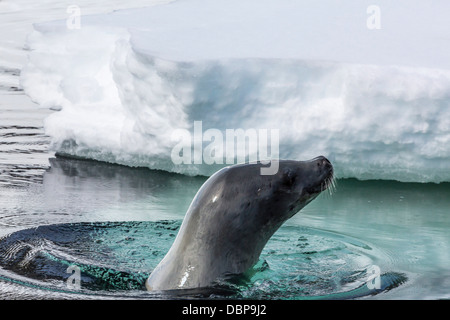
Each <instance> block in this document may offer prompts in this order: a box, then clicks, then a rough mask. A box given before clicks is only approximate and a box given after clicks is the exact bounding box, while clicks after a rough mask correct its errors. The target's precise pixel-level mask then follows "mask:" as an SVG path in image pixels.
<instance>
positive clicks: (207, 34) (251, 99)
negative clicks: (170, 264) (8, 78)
mask: <svg viewBox="0 0 450 320" xmlns="http://www.w3.org/2000/svg"><path fill="white" fill-rule="evenodd" d="M378 2H379V4H378V5H379V7H380V9H381V10H382V11H381V14H382V15H381V18H382V19H383V20H381V29H380V30H370V29H368V28H367V26H366V19H367V18H368V17H369V15H368V13H367V12H366V9H367V7H368V6H369V3H368V2H367V3H366V2H364V1H357V2H356V1H349V2H348V3H347V2H346V3H341V2H339V5H338V4H336V3H335V2H334V1H331V0H329V1H322V2H320V4H319V3H317V2H311V1H303V2H302V1H287V0H281V1H280V0H279V1H271V0H263V1H256V0H252V1H236V0H228V1H223V0H218V1H213V2H211V1H204V0H186V1H178V2H174V3H170V4H167V5H160V6H156V7H152V8H142V9H136V10H121V11H117V12H114V13H112V14H104V15H95V16H83V17H82V20H81V28H80V29H76V30H70V29H68V28H67V27H66V21H64V20H63V21H54V22H48V23H43V24H38V25H36V26H35V31H34V32H33V33H32V34H31V35H30V36H29V38H28V43H27V45H28V46H29V47H30V49H31V51H30V54H29V62H28V64H27V65H26V67H25V68H24V69H23V71H22V75H21V80H22V85H23V87H24V89H25V91H26V93H27V94H28V95H29V96H30V97H31V98H32V99H33V100H35V101H36V102H38V103H39V104H40V105H41V106H43V107H46V108H50V107H53V108H55V107H56V108H61V111H59V112H55V113H53V114H52V115H51V116H49V117H48V118H47V119H46V122H45V129H46V133H47V134H48V135H50V136H51V137H52V141H53V146H54V148H55V149H56V150H59V151H63V152H66V153H69V154H71V155H75V156H82V157H88V158H93V159H97V160H103V161H109V162H114V163H120V164H124V165H129V166H145V167H150V168H154V169H162V170H168V171H173V172H179V173H183V174H204V175H210V174H212V173H213V172H214V171H215V170H217V167H218V166H211V165H207V164H198V165H195V164H191V165H184V164H181V165H175V164H174V163H173V162H172V160H171V158H170V152H171V150H172V149H173V147H174V145H175V144H176V142H175V141H173V139H172V133H173V132H174V131H175V130H177V129H188V130H192V126H193V124H194V121H196V120H201V121H202V122H203V129H204V130H206V129H208V128H216V129H219V130H221V131H223V132H225V130H226V129H237V128H243V129H248V128H254V129H258V128H265V129H269V130H270V129H279V132H280V157H281V158H289V159H299V160H302V159H310V158H312V157H315V156H318V155H324V156H327V157H328V158H329V159H330V160H331V161H332V162H333V164H334V166H335V169H336V173H337V175H338V177H341V178H345V177H354V178H358V179H395V180H399V181H415V182H441V181H450V147H449V146H450V129H449V128H450V103H449V101H450V61H449V59H447V57H449V56H450V44H449V40H448V39H450V28H448V26H449V23H448V22H447V17H446V16H445V12H448V10H447V9H448V7H449V5H450V4H448V2H444V1H436V2H433V5H427V4H423V3H421V2H420V1H412V2H411V1H408V6H406V7H407V8H409V9H405V7H402V6H401V5H400V4H401V3H403V4H404V5H405V1H400V2H401V3H400V4H399V3H397V2H396V3H392V2H389V1H378ZM405 10H406V11H405ZM413 22H414V23H413ZM425 22H430V23H428V24H426V23H425ZM431 22H433V23H431ZM377 32H378V33H377ZM67 141H71V143H67Z"/></svg>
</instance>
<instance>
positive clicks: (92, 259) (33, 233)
mask: <svg viewBox="0 0 450 320" xmlns="http://www.w3.org/2000/svg"><path fill="white" fill-rule="evenodd" d="M23 4H27V1H23V2H22V3H20V5H21V8H22V9H25V10H21V11H14V10H10V11H7V12H3V13H2V20H1V21H2V24H3V25H2V27H3V28H1V29H2V30H3V31H2V34H1V35H2V42H1V46H2V50H3V49H4V50H3V51H2V56H1V61H0V62H1V63H0V142H1V143H0V237H1V239H0V297H1V298H2V299H44V298H57V299H88V298H93V299H103V298H107V299H109V298H117V299H128V298H131V299H140V298H154V299H160V298H167V299H172V298H177V299H178V298H193V297H194V298H196V297H200V298H209V299H217V298H238V299H241V298H242V299H244V298H252V299H323V298H325V299H359V298H361V299H449V298H450V267H449V266H450V256H449V255H450V233H449V230H450V214H449V212H448V211H449V210H448V209H449V208H450V183H441V184H431V183H429V184H416V183H399V182H394V181H357V180H352V179H348V180H338V181H337V189H336V191H335V192H334V193H333V194H332V195H329V194H327V193H324V194H322V195H321V196H319V197H318V198H317V199H316V200H314V201H313V202H312V203H311V204H309V205H308V206H307V207H306V208H304V209H303V210H302V211H301V212H300V213H298V214H297V215H296V216H294V217H293V218H292V219H290V220H289V221H287V222H286V224H285V225H284V226H283V227H282V228H280V230H279V231H278V232H277V233H276V234H275V235H274V237H273V238H272V239H271V240H270V241H269V243H268V244H267V246H266V248H265V249H264V251H263V253H262V255H261V258H260V260H259V262H258V263H257V264H256V265H255V266H254V267H253V268H252V269H251V270H249V271H248V272H247V273H246V274H244V275H242V276H241V277H238V278H233V279H225V280H224V281H223V282H222V283H219V284H218V285H217V286H216V287H214V288H212V289H210V290H183V291H179V292H169V293H148V292H146V291H145V290H144V288H143V281H144V280H145V278H146V277H147V276H148V274H149V273H150V272H151V270H152V268H154V267H155V266H156V264H157V263H158V262H159V261H160V259H161V258H162V257H163V256H164V254H165V252H167V250H168V248H169V247H170V245H171V244H172V241H173V239H174V237H175V235H176V232H177V230H178V227H179V225H180V223H181V221H182V219H183V217H184V214H185V212H186V210H187V207H188V206H189V204H190V201H191V200H192V198H193V196H194V195H195V193H196V191H197V190H198V188H199V187H200V186H201V184H202V183H203V182H204V180H205V178H204V177H188V176H184V175H177V174H171V173H167V172H163V171H151V170H148V169H139V168H130V167H125V166H118V165H110V164H106V163H100V162H94V161H83V160H76V159H64V158H55V156H54V153H53V152H52V151H51V150H49V140H50V139H49V137H47V136H46V135H45V134H44V130H43V120H44V119H45V117H47V116H48V115H49V114H50V113H51V112H53V111H50V110H47V109H40V108H38V106H37V105H36V104H34V103H33V102H31V101H30V100H29V99H28V98H27V97H26V96H25V95H24V92H23V90H22V89H21V86H20V82H19V74H20V70H21V65H22V64H23V61H24V57H25V56H26V51H24V50H23V46H22V44H23V39H22V40H21V39H20V38H21V37H25V35H26V33H27V32H29V30H30V27H31V22H34V21H36V19H38V17H39V19H42V20H45V19H48V20H49V17H52V18H57V17H61V16H64V15H65V14H66V12H65V6H63V7H53V8H54V9H53V10H51V11H46V5H47V6H48V4H51V1H47V2H42V3H41V2H40V4H39V5H33V3H32V2H30V3H28V4H27V5H23ZM11 8H12V7H11ZM12 9H14V8H12ZM59 9H61V10H59ZM94 11H95V10H94ZM14 12H16V13H14ZM17 12H19V13H17ZM33 12H34V15H33V14H32V13H33ZM43 12H47V13H46V15H45V14H44V15H42V13H43ZM38 13H39V14H38ZM18 14H21V15H22V16H20V15H18ZM5 30H8V32H10V33H11V34H8V33H7V32H6V31H5ZM12 31H13V32H12ZM12 35H14V36H12ZM68 268H72V269H68ZM73 268H78V269H76V270H79V272H80V283H79V287H77V286H75V287H73V283H72V282H71V281H70V279H72V278H70V277H71V276H72V275H74V274H75V273H73V272H74V271H73V270H75V269H73ZM68 270H69V271H68ZM373 276H375V277H373ZM378 276H379V277H378Z"/></svg>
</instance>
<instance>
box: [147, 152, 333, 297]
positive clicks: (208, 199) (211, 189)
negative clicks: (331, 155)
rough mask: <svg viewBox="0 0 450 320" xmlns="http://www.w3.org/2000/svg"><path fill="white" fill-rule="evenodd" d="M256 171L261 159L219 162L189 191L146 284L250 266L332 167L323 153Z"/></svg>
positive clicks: (182, 281) (183, 282)
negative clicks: (169, 243) (172, 238)
mask: <svg viewBox="0 0 450 320" xmlns="http://www.w3.org/2000/svg"><path fill="white" fill-rule="evenodd" d="M278 165H279V169H278V172H277V173H276V174H274V175H261V174H260V172H261V171H260V169H261V168H262V167H264V165H263V164H261V163H251V164H240V165H234V166H230V167H226V168H223V169H221V170H219V171H218V172H216V173H215V174H214V175H212V176H211V177H210V178H209V179H208V180H207V181H206V182H205V183H204V184H203V185H202V187H201V188H200V189H199V191H198V192H197V194H196V196H195V197H194V199H193V201H192V203H191V205H190V207H189V209H188V211H187V213H186V216H185V218H184V220H183V223H182V225H181V227H180V230H179V232H178V235H177V237H176V239H175V241H174V243H173V245H172V247H171V248H170V250H169V252H168V253H167V254H166V256H165V257H164V259H163V260H162V261H161V262H160V263H159V264H158V266H157V267H156V268H155V270H154V271H153V272H152V273H151V275H150V277H149V278H148V279H147V281H146V287H147V289H148V290H172V289H187V288H200V287H209V286H211V285H213V284H214V282H215V281H217V280H219V279H221V278H223V277H225V276H227V275H234V274H240V273H243V272H245V271H246V270H247V269H248V268H250V267H252V266H253V265H254V264H255V263H256V262H257V261H258V259H259V255H260V253H261V251H262V250H263V248H264V246H265V245H266V243H267V241H268V240H269V239H270V237H271V236H272V235H273V234H274V233H275V231H276V230H278V228H279V227H280V226H281V225H282V224H283V223H284V222H285V221H286V220H287V219H289V218H290V217H292V216H293V215H294V214H296V213H297V212H298V211H300V209H302V208H303V207H304V206H305V205H307V204H308V203H309V202H311V201H312V200H313V199H314V198H315V197H317V195H319V194H320V192H322V191H323V190H325V189H326V188H327V187H328V186H329V185H330V183H331V181H332V179H333V167H332V165H331V163H330V162H329V161H328V160H327V159H326V158H324V157H318V158H315V159H313V160H310V161H293V160H279V164H278Z"/></svg>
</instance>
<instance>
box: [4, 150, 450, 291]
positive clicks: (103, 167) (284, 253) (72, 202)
mask: <svg viewBox="0 0 450 320" xmlns="http://www.w3.org/2000/svg"><path fill="white" fill-rule="evenodd" d="M205 179H206V178H205V177H187V176H183V175H177V174H170V173H166V172H162V171H152V170H148V169H136V168H129V167H124V166H117V165H110V164H105V163H99V162H94V161H83V160H74V159H63V158H52V159H51V167H50V169H49V170H47V171H46V172H45V173H44V174H43V176H42V181H41V182H36V183H31V184H29V185H26V186H17V185H14V184H11V185H7V184H4V185H2V186H1V187H0V188H1V193H0V194H1V197H0V203H1V206H0V207H1V208H2V209H1V212H0V236H2V238H1V239H0V295H1V296H2V298H6V299H8V298H24V299H28V298H30V299H34V298H61V299H76V298H82V299H85V298H95V299H101V298H120V299H123V298H164V299H171V298H180V297H181V298H192V297H201V298H208V299H217V298H238V299H241V298H251V299H355V298H362V299H440V298H450V268H449V265H450V256H449V252H450V250H449V249H450V235H449V232H448V231H449V230H450V214H449V212H448V208H450V197H449V195H450V184H449V183H445V184H439V185H438V184H413V183H398V182H394V181H357V180H351V179H349V180H338V181H337V188H336V190H335V191H334V192H333V193H332V194H329V193H327V192H325V193H323V194H322V195H320V196H319V197H318V198H317V199H316V200H314V201H313V202H312V203H311V204H309V205H308V206H307V207H305V208H304V209H303V210H302V211H301V212H299V213H298V214H297V215H295V216H294V217H293V218H292V219H290V220H288V221H287V222H286V223H285V225H283V226H282V227H281V228H280V229H279V231H278V232H277V233H276V234H275V235H274V236H273V237H272V238H271V240H270V241H269V243H268V244H267V246H266V247H265V249H264V251H263V253H262V254H261V257H260V260H259V262H258V263H257V264H256V265H255V266H254V267H253V268H252V269H251V270H249V271H248V272H247V273H246V274H244V275H241V276H240V277H234V278H230V279H224V280H222V281H221V282H219V283H218V284H217V286H214V287H213V288H209V289H208V290H181V291H177V292H166V293H148V292H146V291H145V289H144V286H143V282H144V281H145V279H146V277H147V276H148V274H149V273H150V272H151V270H152V269H153V268H154V267H155V266H156V264H157V263H158V262H159V261H160V260H161V259H162V257H163V256H164V254H165V253H166V252H167V250H168V249H169V248H170V246H171V244H172V242H173V240H174V238H175V236H176V233H177V230H178V228H179V226H180V224H181V221H182V219H183V217H184V214H185V212H186V210H187V208H188V206H189V204H190V202H191V200H192V198H193V196H194V195H195V193H196V192H197V189H198V188H199V187H200V186H201V184H202V183H203V182H204V180H205ZM69 267H70V268H72V269H69V270H68V268H69ZM75 269H76V270H78V272H79V282H78V285H77V286H75V287H74V286H73V284H74V283H75V282H74V281H73V279H74V276H75V275H76V271H74V270H75ZM75 284H76V283H75Z"/></svg>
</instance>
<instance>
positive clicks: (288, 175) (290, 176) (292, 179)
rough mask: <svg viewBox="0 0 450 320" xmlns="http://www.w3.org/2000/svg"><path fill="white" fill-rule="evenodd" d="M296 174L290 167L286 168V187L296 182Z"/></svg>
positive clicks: (284, 173)
mask: <svg viewBox="0 0 450 320" xmlns="http://www.w3.org/2000/svg"><path fill="white" fill-rule="evenodd" d="M295 179H296V174H295V173H294V172H292V170H290V169H284V171H283V178H282V184H283V185H284V186H286V187H291V186H292V185H293V184H294V183H295Z"/></svg>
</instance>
